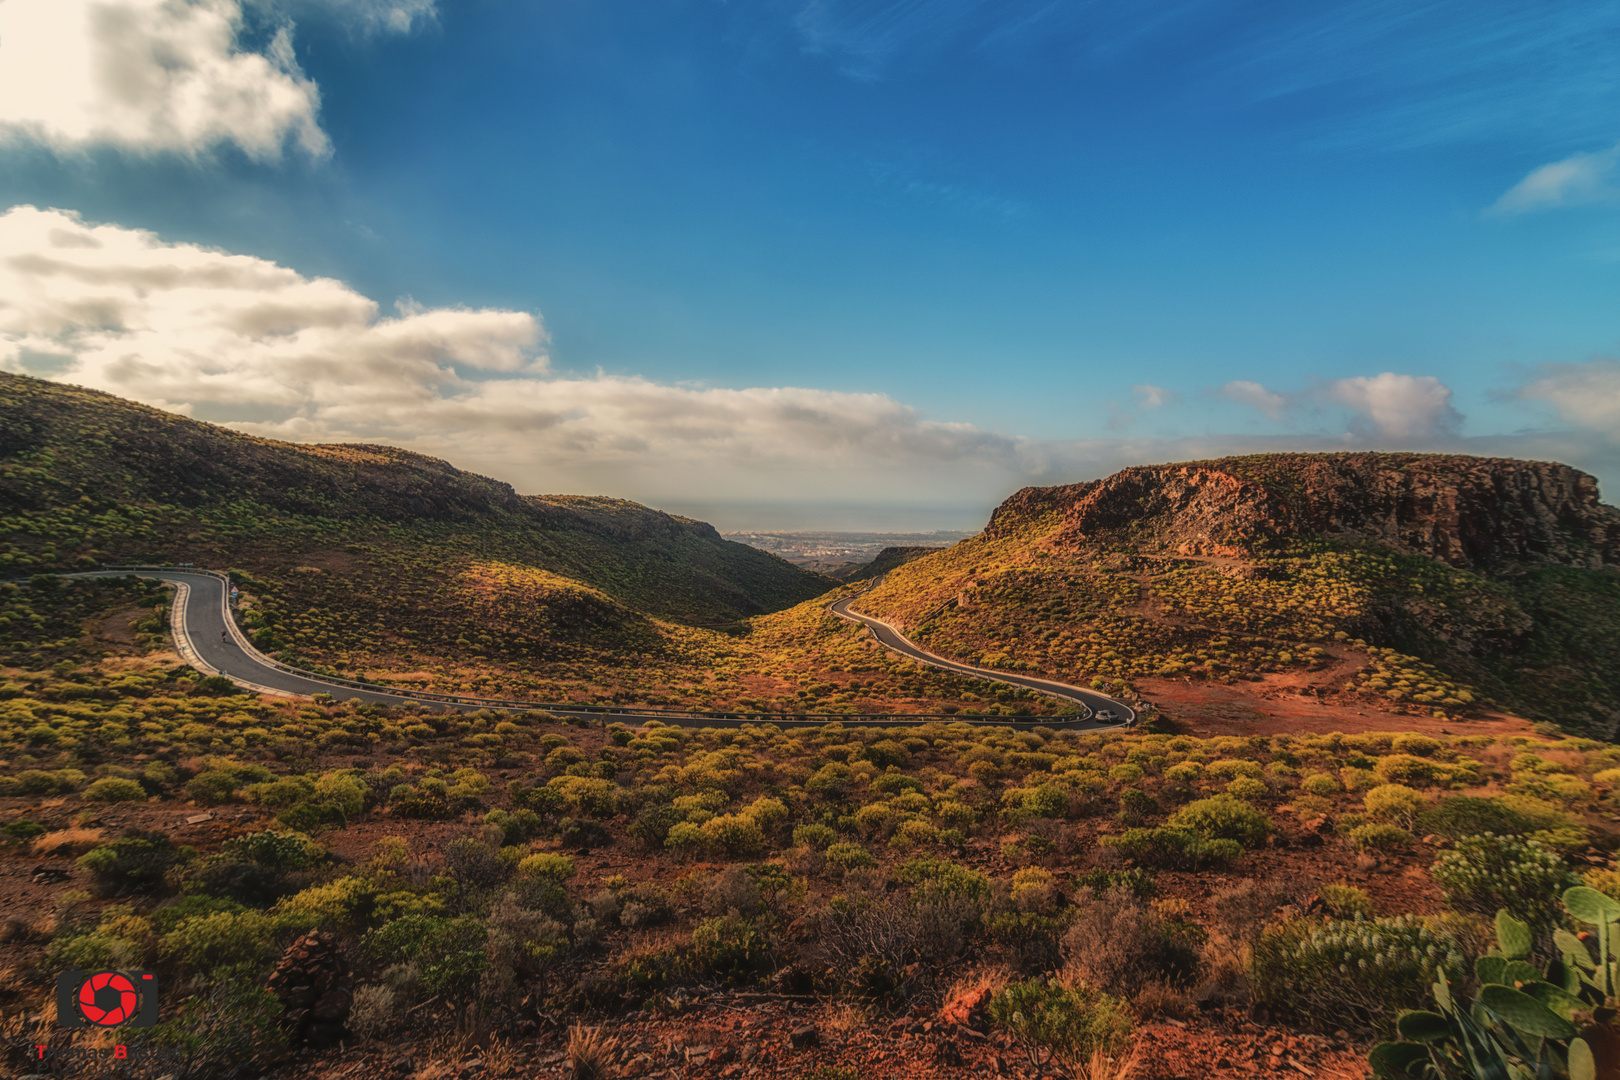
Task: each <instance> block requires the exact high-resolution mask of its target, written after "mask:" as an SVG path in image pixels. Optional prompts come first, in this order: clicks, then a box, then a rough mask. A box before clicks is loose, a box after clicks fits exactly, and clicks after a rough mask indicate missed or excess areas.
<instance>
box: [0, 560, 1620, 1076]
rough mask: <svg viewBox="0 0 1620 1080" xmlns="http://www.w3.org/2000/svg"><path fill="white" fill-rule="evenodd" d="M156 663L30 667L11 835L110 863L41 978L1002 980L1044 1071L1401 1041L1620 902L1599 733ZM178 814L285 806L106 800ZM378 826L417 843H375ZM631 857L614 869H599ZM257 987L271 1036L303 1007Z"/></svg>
mask: <svg viewBox="0 0 1620 1080" xmlns="http://www.w3.org/2000/svg"><path fill="white" fill-rule="evenodd" d="M98 587H99V588H103V589H108V590H115V591H116V590H133V591H129V592H126V593H122V594H120V596H119V597H118V599H120V601H122V600H124V599H132V598H133V599H140V600H153V599H154V597H155V594H151V593H148V592H146V591H145V590H144V587H142V586H139V585H133V584H128V583H109V584H105V585H102V586H98ZM132 665H133V662H132V661H126V662H125V665H124V666H125V668H126V669H128V670H126V673H125V674H123V675H120V676H119V677H120V678H122V679H125V680H140V683H139V686H138V687H137V689H138V691H139V695H138V696H137V695H136V694H134V693H130V694H124V693H121V692H118V691H115V690H113V689H111V688H110V687H109V686H107V685H103V684H101V683H100V682H99V681H98V680H99V679H100V678H102V675H97V676H95V677H94V678H89V677H87V676H86V673H84V672H82V671H77V670H69V669H68V668H66V667H65V668H64V669H63V670H62V671H60V672H55V671H52V672H46V673H35V674H34V675H32V676H25V675H23V674H22V673H18V672H13V673H12V674H11V678H10V680H9V682H8V686H10V687H11V688H12V691H11V692H12V695H13V696H11V697H9V698H8V699H7V700H6V701H5V702H4V703H3V707H4V712H3V714H0V715H4V717H5V718H6V720H5V722H6V725H7V726H6V727H5V728H4V735H3V736H0V747H4V749H3V750H0V752H3V753H4V754H5V755H6V757H5V764H4V766H3V773H4V775H3V778H0V792H3V793H4V795H5V798H4V800H3V805H4V806H5V807H6V808H7V809H8V810H9V811H10V813H9V821H8V824H7V825H6V827H5V830H4V835H5V838H6V839H5V843H6V844H7V845H8V846H9V847H10V848H11V850H12V851H13V852H15V853H17V854H23V853H27V854H30V855H35V856H38V857H42V858H45V859H46V861H47V862H55V863H58V864H63V865H74V869H75V874H74V879H73V880H72V882H71V883H70V884H68V885H66V886H63V887H62V889H61V891H60V892H58V893H57V894H56V899H55V902H54V904H53V905H51V907H50V910H49V912H48V913H47V914H46V915H44V916H43V917H40V918H36V919H33V920H32V921H27V922H25V923H24V924H22V925H19V926H15V927H13V928H12V929H11V930H9V931H8V933H10V934H11V935H12V936H13V940H15V941H19V942H30V943H32V945H31V946H30V948H31V950H32V951H31V952H30V953H29V955H30V956H32V957H33V959H32V960H31V961H28V962H29V963H34V964H38V965H40V966H39V967H38V968H37V971H38V972H39V974H38V976H36V977H37V978H38V979H44V978H45V977H46V976H47V975H48V974H49V973H50V972H51V971H54V970H55V967H59V966H62V965H64V964H69V963H73V964H81V965H100V964H117V965H124V966H133V965H147V966H151V967H155V968H157V969H158V970H159V971H160V972H163V973H165V975H166V977H168V978H172V979H175V980H185V979H190V980H193V981H192V982H191V983H188V984H187V985H191V986H197V987H199V988H204V989H205V988H206V987H207V986H208V985H210V982H209V980H210V979H220V978H223V977H224V976H222V975H220V973H222V972H229V973H235V975H233V976H231V977H237V978H239V977H241V976H243V975H251V976H252V977H253V978H254V979H258V978H260V977H261V976H262V975H263V973H264V972H265V971H266V970H267V968H268V966H269V965H270V964H272V963H273V962H274V961H275V959H276V958H277V957H278V956H279V955H280V952H281V950H282V949H283V948H284V947H285V946H286V945H287V944H288V943H289V942H290V941H291V940H293V939H294V938H295V937H296V936H298V935H299V934H301V933H304V932H306V931H308V930H310V929H312V928H319V929H322V930H326V931H330V932H332V933H335V934H337V935H339V938H340V940H342V941H343V942H344V943H345V948H346V950H347V952H348V954H349V955H350V956H351V958H352V960H353V962H354V964H355V965H356V970H357V973H358V976H359V978H360V988H359V991H358V993H357V997H356V1005H355V1012H354V1014H353V1020H352V1023H351V1026H352V1027H353V1028H354V1030H356V1031H358V1032H360V1033H361V1034H364V1035H370V1036H374V1037H380V1036H384V1035H386V1034H388V1033H389V1032H390V1031H391V1030H392V1025H393V1024H394V1023H396V1021H394V1020H392V1019H391V1017H394V1016H397V1013H398V1010H399V1009H400V1008H402V1007H409V1006H411V1005H421V1004H424V1003H427V1004H426V1007H425V1008H424V1009H423V1010H422V1011H421V1012H419V1013H417V1014H414V1015H416V1016H418V1017H420V1018H422V1021H424V1022H426V1021H430V1022H432V1023H439V1024H445V1025H454V1024H461V1025H473V1026H478V1025H485V1026H487V1025H494V1024H504V1025H510V1024H515V1023H520V1022H522V1019H523V1018H524V1017H525V1016H529V1017H532V1016H533V1015H534V1010H535V1009H537V1008H544V1009H545V1010H547V1011H549V1012H556V1011H559V1010H560V1011H563V1012H569V1011H573V1012H581V1013H585V1014H601V1013H610V1014H611V1013H622V1012H623V1011H624V1010H627V1009H636V1008H652V1009H662V1008H672V1007H675V1006H674V1005H672V1004H670V1003H671V1002H674V1001H676V1000H678V998H679V996H680V995H681V994H682V993H684V992H688V991H690V990H691V989H692V988H694V987H704V986H710V987H713V986H723V987H759V986H777V987H789V988H792V989H794V990H795V991H798V992H804V991H810V992H816V993H820V994H825V995H848V996H852V997H856V998H860V999H864V1000H868V1001H870V1002H872V1003H873V1004H875V1005H878V1006H893V1007H899V1006H901V1005H909V1004H915V1003H917V1002H919V1001H920V1002H930V1001H938V1000H940V999H941V998H942V996H943V995H944V994H945V993H946V992H947V991H948V990H949V989H950V984H951V983H952V982H953V980H955V979H956V978H957V977H958V976H960V975H961V974H962V973H963V972H973V971H979V970H983V971H985V972H986V975H985V976H984V978H985V979H986V980H987V985H992V986H993V988H995V990H996V996H995V997H994V998H993V1002H992V1006H991V1008H990V1011H991V1014H992V1016H993V1017H994V1018H996V1019H997V1022H1000V1023H1003V1024H1005V1025H1006V1026H1007V1027H1008V1030H1009V1031H1010V1032H1012V1033H1013V1034H1014V1035H1015V1036H1016V1037H1017V1038H1018V1039H1019V1040H1020V1041H1021V1042H1022V1043H1023V1044H1024V1045H1026V1047H1027V1048H1028V1050H1029V1052H1030V1054H1031V1056H1032V1057H1033V1058H1035V1059H1036V1060H1042V1059H1044V1058H1045V1057H1046V1056H1047V1055H1051V1056H1052V1059H1053V1060H1054V1061H1057V1060H1059V1059H1063V1060H1070V1061H1077V1060H1080V1059H1084V1058H1086V1057H1087V1055H1090V1054H1092V1053H1093V1052H1104V1051H1111V1050H1113V1049H1117V1048H1118V1047H1119V1045H1121V1044H1122V1042H1124V1041H1126V1040H1128V1038H1129V1035H1128V1033H1129V1030H1130V1028H1131V1025H1132V1023H1133V1020H1132V1018H1133V1017H1135V1018H1137V1019H1138V1020H1140V1019H1143V1018H1148V1017H1151V1016H1157V1015H1172V1016H1173V1015H1177V1014H1178V1013H1181V1012H1185V1011H1186V1010H1188V1009H1192V1008H1194V1007H1196V1006H1197V1005H1198V1003H1200V1002H1202V1003H1204V1004H1205V1005H1206V1006H1207V1005H1212V1004H1213V1005H1222V1004H1228V1005H1229V1004H1251V1003H1252V1004H1255V1005H1257V1006H1260V1007H1264V1008H1268V1009H1270V1010H1271V1011H1272V1013H1273V1015H1276V1016H1277V1017H1279V1018H1280V1019H1283V1020H1286V1021H1288V1022H1292V1023H1296V1024H1300V1025H1304V1026H1309V1025H1311V1024H1313V1023H1316V1022H1317V1021H1318V1020H1319V1019H1320V1018H1321V1017H1323V1016H1331V1017H1333V1020H1332V1023H1333V1024H1335V1025H1346V1024H1351V1025H1355V1026H1359V1029H1360V1030H1363V1031H1365V1032H1367V1033H1369V1034H1371V1033H1388V1032H1389V1031H1391V1030H1392V1028H1391V1024H1392V1023H1393V1020H1394V1017H1395V1015H1396V1014H1397V1013H1398V1012H1399V1011H1400V1010H1401V1009H1403V1008H1416V1007H1420V1006H1423V1005H1424V1003H1425V1001H1426V1000H1427V995H1428V992H1429V986H1430V985H1431V984H1432V983H1433V981H1434V979H1435V977H1436V976H1437V975H1439V974H1442V973H1448V974H1449V975H1450V976H1451V977H1453V978H1454V979H1456V980H1457V983H1456V985H1458V986H1464V985H1467V983H1468V977H1469V976H1468V972H1469V971H1470V970H1471V965H1472V963H1473V960H1474V958H1475V957H1476V956H1480V955H1483V953H1484V952H1485V950H1486V949H1487V948H1488V947H1489V939H1490V920H1491V918H1492V917H1493V916H1494V915H1495V912H1496V911H1497V910H1498V909H1506V910H1507V911H1509V912H1510V913H1512V915H1513V917H1515V918H1517V919H1520V920H1523V921H1524V922H1525V923H1526V925H1528V926H1531V927H1532V928H1533V930H1534V932H1535V933H1536V934H1540V935H1551V934H1552V933H1553V932H1554V931H1555V930H1558V929H1559V928H1560V927H1561V926H1562V925H1563V923H1562V920H1563V918H1564V916H1563V909H1562V908H1561V907H1560V905H1559V901H1558V898H1559V896H1560V895H1561V893H1562V892H1563V891H1564V890H1566V889H1568V888H1569V887H1570V886H1572V885H1575V884H1580V883H1583V882H1584V883H1585V884H1586V885H1587V886H1590V887H1592V888H1595V889H1597V890H1599V891H1601V892H1603V893H1605V894H1608V895H1615V896H1620V877H1616V875H1615V874H1614V872H1613V871H1611V870H1609V869H1607V868H1606V867H1607V863H1606V861H1604V860H1602V859H1599V860H1597V862H1596V863H1594V862H1593V861H1592V856H1591V853H1592V851H1593V850H1594V847H1593V845H1597V848H1596V850H1598V851H1601V852H1602V853H1603V854H1604V855H1607V854H1609V853H1610V852H1611V850H1612V847H1613V844H1614V842H1615V836H1614V834H1613V833H1612V832H1611V831H1610V829H1611V827H1612V826H1611V825H1610V822H1611V821H1612V820H1613V818H1614V810H1615V788H1616V786H1617V783H1620V748H1615V747H1612V746H1609V745H1606V744H1602V743H1598V742H1595V741H1591V740H1584V739H1563V740H1559V741H1545V740H1541V739H1536V738H1530V737H1524V738H1511V739H1497V738H1493V737H1489V736H1454V737H1430V736H1421V735H1411V734H1393V733H1388V734H1379V733H1375V734H1368V735H1352V736H1347V735H1340V734H1326V735H1314V734H1301V735H1296V736H1290V737H1269V738H1268V737H1255V738H1235V737H1225V738H1215V739H1198V738H1193V737H1189V736H1181V735H1166V734H1147V733H1126V732H1116V733H1100V734H1076V733H1056V732H1040V731H1036V732H1019V731H1012V730H1009V729H999V728H982V727H974V726H972V725H970V724H967V723H961V722H954V723H943V722H942V723H933V724H928V725H924V726H919V727H903V728H892V729H885V728H854V727H851V728H845V727H840V726H838V725H831V726H822V727H813V728H788V729H778V728H776V727H773V726H769V725H763V726H755V727H745V728H741V729H726V730H719V729H708V730H691V729H685V728H677V727H669V726H661V725H658V724H650V725H647V726H644V727H639V728H630V727H626V726H623V725H610V726H609V727H608V728H606V729H601V728H593V727H586V726H581V725H570V724H565V723H561V722H558V721H556V720H555V719H552V718H547V717H545V716H534V715H520V714H512V715H507V714H502V713H499V712H493V711H482V712H474V713H469V714H464V715H457V714H439V713H429V712H425V711H422V710H415V709H379V708H375V707H369V706H358V705H354V704H343V703H339V702H327V703H309V702H284V703H272V702H269V701H267V700H266V701H260V700H258V699H253V698H248V697H245V696H242V695H223V696H216V695H214V694H212V693H209V692H207V691H204V690H203V689H201V688H200V687H199V686H197V685H196V683H195V681H194V680H193V679H191V678H190V677H189V676H187V675H186V674H184V673H183V672H177V671H174V670H165V669H162V668H154V669H138V668H136V667H134V666H132ZM25 679H26V680H27V681H23V680H25ZM81 680H82V681H81ZM131 685H133V684H131ZM71 687H88V688H90V689H91V690H93V691H94V692H93V693H87V694H83V695H79V694H77V693H76V692H75V693H63V692H62V691H65V690H67V689H68V688H71ZM137 791H138V792H139V796H137V794H136V793H137ZM109 799H121V800H126V801H124V802H117V801H106V800H109ZM147 799H156V800H158V802H157V803H153V804H148V803H147V802H146V801H145V800H147ZM179 801H186V802H192V803H195V804H196V805H198V806H204V807H214V808H216V809H219V808H225V809H232V808H242V809H245V810H248V811H249V812H250V814H251V819H250V820H249V821H247V822H245V823H244V824H242V825H241V826H238V827H236V828H235V829H233V830H228V831H229V832H230V835H228V836H226V837H225V839H224V840H223V842H215V843H213V844H210V845H205V846H200V847H197V848H196V849H193V848H192V847H188V846H186V845H185V844H183V843H180V842H178V841H177V840H175V839H174V838H172V837H171V836H170V835H169V834H168V833H165V832H162V831H155V830H145V829H143V827H141V826H138V825H136V826H130V827H128V828H125V829H123V830H113V829H107V828H105V827H96V826H95V825H92V824H89V823H90V822H92V821H94V820H95V819H96V818H97V817H98V815H100V814H101V813H102V812H103V811H102V810H101V808H102V807H109V806H112V807H119V806H131V805H133V806H134V807H136V808H146V807H148V806H149V805H153V806H165V805H170V804H172V803H174V802H179ZM76 821H77V822H83V823H84V824H80V825H75V824H74V822H76ZM368 823H377V824H376V826H368ZM359 827H367V828H368V833H367V835H370V836H376V837H378V839H375V840H368V841H367V842H366V843H365V844H364V845H362V846H360V847H359V848H358V849H357V848H355V847H354V845H353V844H352V843H350V842H348V841H347V840H346V835H347V834H348V831H349V830H352V829H356V828H359ZM1315 837H1322V838H1324V842H1323V843H1322V844H1321V846H1319V847H1309V846H1307V844H1308V843H1314V842H1315V841H1314V840H1313V839H1311V838H1315ZM344 848H346V849H347V853H346V854H345V855H344V856H343V857H342V858H335V857H334V856H333V852H334V851H336V850H338V849H344ZM603 852H611V853H613V854H614V855H615V856H616V858H615V859H614V864H615V868H614V869H613V870H612V871H611V872H607V871H595V870H590V869H588V867H590V866H591V865H593V862H594V860H595V859H596V858H597V857H598V855H599V854H600V853H603ZM1291 852H1298V853H1299V857H1300V859H1301V860H1302V861H1300V862H1298V863H1294V864H1286V865H1291V866H1292V867H1293V869H1292V870H1291V871H1289V872H1288V873H1287V874H1286V876H1281V877H1273V876H1266V874H1267V873H1269V872H1267V871H1262V870H1260V869H1259V868H1260V867H1261V866H1262V865H1266V866H1274V867H1275V866H1278V864H1277V862H1276V860H1277V859H1278V858H1288V857H1292V856H1291V855H1288V854H1287V853H1291ZM626 859H628V860H629V862H628V863H627V862H626V861H625V860H626ZM1369 859H1373V860H1382V861H1386V862H1388V863H1390V864H1391V865H1393V866H1396V867H1407V868H1409V871H1410V873H1412V874H1417V875H1419V876H1420V877H1422V878H1423V879H1424V880H1426V881H1432V882H1433V885H1432V886H1430V887H1429V889H1428V891H1427V892H1425V891H1423V890H1418V891H1417V892H1416V893H1414V892H1412V891H1411V890H1406V891H1396V892H1394V893H1390V892H1388V891H1387V890H1385V891H1384V893H1383V894H1382V895H1381V896H1379V897H1374V896H1373V895H1372V894H1370V893H1369V892H1368V891H1366V890H1365V889H1363V888H1359V887H1357V886H1355V885H1352V884H1349V883H1348V881H1347V880H1346V879H1347V878H1349V877H1350V876H1352V875H1355V874H1357V873H1358V872H1359V871H1360V869H1361V868H1362V867H1363V866H1365V865H1366V860H1369ZM1358 860H1361V861H1359V862H1358ZM1206 889H1207V893H1208V897H1207V899H1199V898H1200V896H1202V895H1203V894H1204V893H1205V892H1206ZM1547 940H1550V937H1548V938H1547ZM997 973H999V974H997ZM31 985H35V986H39V987H43V986H44V983H43V982H36V983H34V984H31ZM221 993H223V989H222V990H221ZM198 994H199V996H198V998H197V999H196V1000H197V1001H199V1002H202V1003H206V1002H207V1001H209V1000H212V999H210V998H208V997H207V994H206V993H204V990H203V989H199V991H198ZM525 1003H527V1004H525ZM200 1007H202V1006H201V1005H199V1008H200ZM208 1007H209V1008H214V1006H208ZM244 1007H250V1011H251V1008H257V1009H259V1012H258V1013H255V1014H254V1015H256V1016H258V1018H259V1019H260V1020H261V1021H262V1022H263V1023H262V1024H261V1027H262V1028H263V1029H264V1031H263V1039H262V1040H261V1042H262V1045H263V1048H264V1052H265V1053H269V1052H272V1050H273V1044H274V1042H275V1039H274V1031H275V1028H274V1023H273V1017H272V1015H271V1014H272V1013H273V1008H272V1007H271V1006H270V1005H269V1003H268V1002H265V1001H260V1002H258V1004H257V1005H254V1004H253V1003H251V1002H250V1003H249V1004H248V1006H244ZM219 1008H223V1006H219ZM188 1022H189V1021H188ZM176 1023H179V1021H178V1020H169V1021H166V1024H169V1025H173V1024H176ZM165 1030H168V1028H164V1029H160V1030H159V1032H158V1033H157V1037H169V1036H164V1035H163V1031H165Z"/></svg>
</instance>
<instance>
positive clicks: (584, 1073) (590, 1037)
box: [568, 1024, 619, 1080]
mask: <svg viewBox="0 0 1620 1080" xmlns="http://www.w3.org/2000/svg"><path fill="white" fill-rule="evenodd" d="M618 1049H619V1040H618V1039H617V1038H616V1037H611V1036H608V1035H604V1034H603V1033H602V1029H601V1028H599V1027H593V1028H588V1027H586V1026H584V1025H583V1024H575V1025H574V1026H573V1027H571V1028H569V1029H568V1064H569V1066H570V1067H571V1068H572V1069H573V1071H574V1072H573V1076H574V1080H608V1078H609V1077H611V1076H612V1075H613V1071H614V1070H613V1059H614V1056H615V1055H616V1054H617V1053H618Z"/></svg>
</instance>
